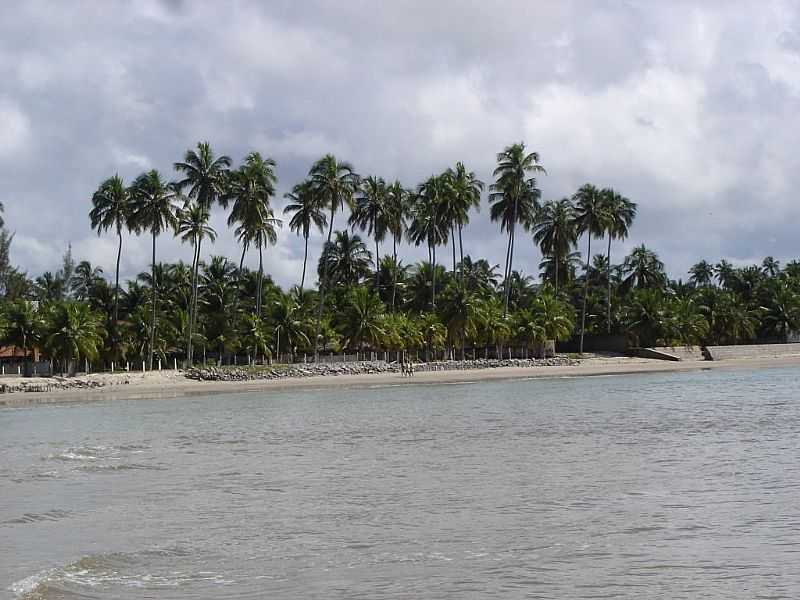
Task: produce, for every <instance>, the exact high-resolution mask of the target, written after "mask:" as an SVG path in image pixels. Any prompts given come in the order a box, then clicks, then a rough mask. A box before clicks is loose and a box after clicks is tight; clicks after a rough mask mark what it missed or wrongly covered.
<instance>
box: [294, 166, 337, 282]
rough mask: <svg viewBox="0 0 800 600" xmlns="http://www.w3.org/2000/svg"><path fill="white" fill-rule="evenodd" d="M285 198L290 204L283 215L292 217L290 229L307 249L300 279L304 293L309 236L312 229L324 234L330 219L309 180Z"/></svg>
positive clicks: (304, 251) (304, 252) (296, 186)
mask: <svg viewBox="0 0 800 600" xmlns="http://www.w3.org/2000/svg"><path fill="white" fill-rule="evenodd" d="M284 198H286V199H287V200H289V204H287V205H286V207H285V208H284V209H283V213H284V214H291V215H292V218H291V219H290V220H289V229H290V230H292V231H294V232H295V233H297V234H298V235H302V236H303V242H304V244H305V249H304V250H303V275H302V276H301V278H300V292H301V293H302V291H303V286H304V285H305V281H306V265H307V263H308V236H309V234H310V233H311V228H312V227H314V228H315V229H318V230H319V232H320V233H322V232H323V231H324V229H325V226H326V225H327V224H328V218H327V217H326V216H325V213H324V212H323V206H322V204H321V203H320V202H319V196H318V195H317V194H315V193H314V186H313V185H312V183H311V181H309V180H306V181H303V182H302V183H298V184H297V185H295V186H294V187H293V188H292V191H291V192H287V193H286V194H284Z"/></svg>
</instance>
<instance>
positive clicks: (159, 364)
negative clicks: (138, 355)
mask: <svg viewBox="0 0 800 600" xmlns="http://www.w3.org/2000/svg"><path fill="white" fill-rule="evenodd" d="M158 370H159V371H160V370H161V359H160V358H159V359H158Z"/></svg>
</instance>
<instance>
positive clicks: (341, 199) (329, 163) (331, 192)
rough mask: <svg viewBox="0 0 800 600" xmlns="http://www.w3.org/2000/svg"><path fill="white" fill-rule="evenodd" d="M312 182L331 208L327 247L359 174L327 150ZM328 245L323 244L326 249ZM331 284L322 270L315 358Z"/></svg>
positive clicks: (313, 168) (314, 168) (312, 172)
mask: <svg viewBox="0 0 800 600" xmlns="http://www.w3.org/2000/svg"><path fill="white" fill-rule="evenodd" d="M309 177H310V179H311V185H312V187H313V188H314V193H315V194H317V195H318V196H319V200H320V202H321V204H322V206H324V207H327V208H328V209H329V210H330V213H331V214H330V221H329V222H328V238H327V241H326V242H325V248H327V247H328V245H330V243H331V236H332V235H333V222H334V219H335V218H336V211H338V210H339V209H341V208H342V207H344V206H348V207H349V206H350V205H351V204H352V201H353V194H354V193H355V191H356V189H357V188H358V182H359V177H358V175H357V174H356V172H355V171H354V170H353V166H352V165H351V164H350V163H348V162H346V161H338V160H336V157H335V156H333V155H332V154H326V155H325V156H323V157H322V158H321V159H319V160H318V161H317V162H315V163H314V164H313V165H312V166H311V170H310V171H309ZM324 251H325V249H324V248H323V253H324ZM327 287H328V272H327V271H325V272H323V273H322V277H321V278H320V286H319V305H318V307H317V323H316V330H315V332H314V361H315V362H317V361H318V360H319V334H320V328H321V327H322V311H323V309H324V307H325V293H326V292H327Z"/></svg>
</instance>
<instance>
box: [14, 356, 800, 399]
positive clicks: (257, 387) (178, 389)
mask: <svg viewBox="0 0 800 600" xmlns="http://www.w3.org/2000/svg"><path fill="white" fill-rule="evenodd" d="M781 367H800V356H788V357H780V358H745V359H729V360H723V361H702V360H699V361H677V362H671V361H661V360H653V359H639V358H627V357H625V358H623V357H620V358H607V359H604V358H592V359H586V360H584V361H582V362H581V364H579V365H570V366H542V367H497V368H493V369H472V370H450V371H423V372H418V373H416V374H415V375H414V377H412V378H408V377H402V376H401V375H400V374H398V373H375V374H359V375H337V376H329V375H328V376H311V377H305V378H296V379H294V378H292V379H273V380H255V381H195V380H191V379H187V378H185V377H183V375H182V374H180V373H174V372H168V374H167V373H152V374H147V375H140V376H139V379H138V380H133V381H131V382H130V383H128V384H125V385H123V384H114V385H104V386H102V387H96V388H91V389H67V390H55V391H47V392H11V393H8V394H3V395H0V408H3V407H8V408H13V407H27V406H35V405H37V404H58V403H70V402H87V401H102V400H138V399H168V398H180V397H189V396H196V395H223V394H235V393H248V392H269V391H276V392H281V391H292V390H297V391H303V390H306V391H313V390H323V389H351V388H370V387H375V388H379V387H396V386H401V385H414V386H420V385H441V384H450V385H452V384H468V383H479V382H482V381H503V380H530V379H560V378H573V377H601V376H624V375H639V374H647V373H676V372H692V371H702V370H739V369H745V370H746V369H768V368H781Z"/></svg>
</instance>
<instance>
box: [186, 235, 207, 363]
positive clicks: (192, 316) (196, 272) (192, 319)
mask: <svg viewBox="0 0 800 600" xmlns="http://www.w3.org/2000/svg"><path fill="white" fill-rule="evenodd" d="M202 243H203V238H201V237H198V238H197V245H196V247H195V257H194V268H193V270H192V302H191V309H190V313H189V351H188V353H187V359H188V361H189V366H190V367H191V366H192V365H193V364H194V328H195V325H196V324H197V298H198V291H197V290H198V281H199V279H200V247H201V245H202Z"/></svg>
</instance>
